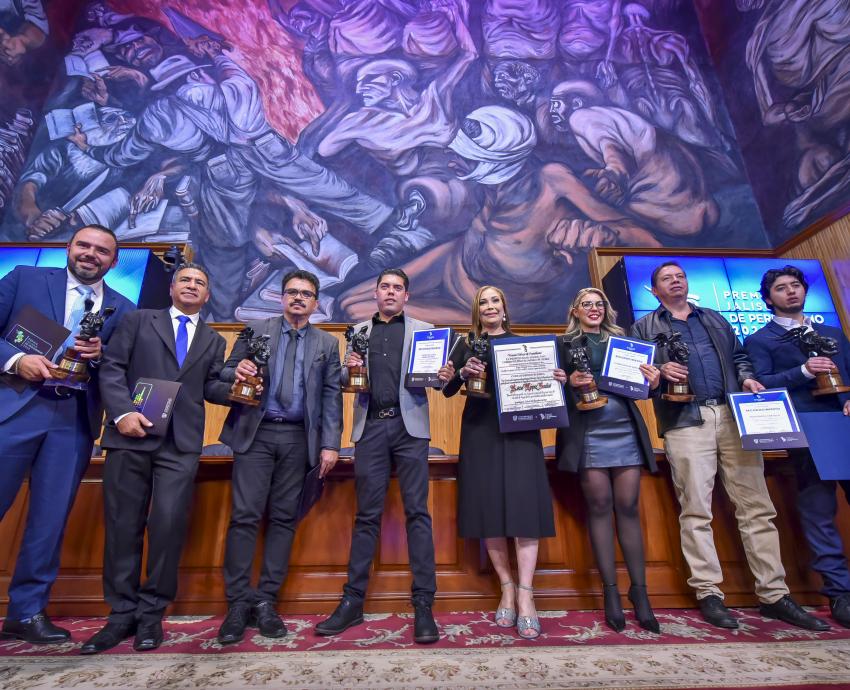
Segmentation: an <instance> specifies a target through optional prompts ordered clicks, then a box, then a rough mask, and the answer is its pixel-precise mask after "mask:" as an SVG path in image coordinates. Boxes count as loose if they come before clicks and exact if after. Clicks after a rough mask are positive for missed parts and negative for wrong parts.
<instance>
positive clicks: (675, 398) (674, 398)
mask: <svg viewBox="0 0 850 690" xmlns="http://www.w3.org/2000/svg"><path fill="white" fill-rule="evenodd" d="M661 397H662V399H664V400H669V401H671V402H683V403H684V402H693V401H694V400H695V399H696V397H697V396H695V395H694V394H693V393H662V394H661Z"/></svg>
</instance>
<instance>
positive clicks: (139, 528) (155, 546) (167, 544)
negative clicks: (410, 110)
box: [103, 431, 198, 623]
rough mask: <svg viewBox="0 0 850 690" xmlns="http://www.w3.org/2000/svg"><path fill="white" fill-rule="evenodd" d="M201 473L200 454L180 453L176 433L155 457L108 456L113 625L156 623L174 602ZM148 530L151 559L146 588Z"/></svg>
mask: <svg viewBox="0 0 850 690" xmlns="http://www.w3.org/2000/svg"><path fill="white" fill-rule="evenodd" d="M197 471H198V454H197V453H184V452H182V451H180V450H178V449H177V447H176V446H175V445H174V439H173V438H172V436H171V431H169V433H168V435H167V436H166V438H165V439H164V441H163V443H162V445H161V446H160V447H159V448H158V449H157V450H155V451H151V452H138V451H132V450H110V451H109V452H108V454H107V456H106V465H105V466H104V469H103V504H104V513H105V532H106V538H105V545H104V553H103V593H104V598H105V599H106V601H107V603H108V604H109V605H110V606H111V607H112V611H111V612H110V614H109V620H110V621H111V622H115V623H129V622H131V621H133V620H134V619H135V620H138V621H140V622H143V623H147V622H153V621H157V620H159V619H161V618H162V615H163V613H164V612H165V609H166V607H167V606H168V605H169V604H170V603H171V602H172V601H173V600H174V597H175V595H176V594H177V567H178V565H179V564H180V554H181V553H182V551H183V542H184V541H185V539H186V530H187V528H188V526H189V513H190V510H191V502H192V494H193V492H194V488H195V474H196V473H197ZM145 527H147V531H148V557H147V563H146V568H145V571H146V579H145V582H144V584H142V583H141V575H142V547H143V543H144V537H145Z"/></svg>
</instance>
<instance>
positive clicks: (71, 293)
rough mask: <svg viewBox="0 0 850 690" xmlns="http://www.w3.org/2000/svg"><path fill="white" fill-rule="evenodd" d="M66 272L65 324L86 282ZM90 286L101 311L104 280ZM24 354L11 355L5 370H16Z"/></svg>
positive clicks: (95, 308) (94, 308) (96, 305)
mask: <svg viewBox="0 0 850 690" xmlns="http://www.w3.org/2000/svg"><path fill="white" fill-rule="evenodd" d="M65 272H66V274H67V276H68V277H67V279H66V281H65V315H64V316H63V319H62V323H63V324H64V323H68V317H70V316H71V311H73V309H74V304H75V303H76V301H77V299H78V298H79V297H80V293H79V292H77V287H79V286H80V285H84V284H85V283H81V282H80V281H79V280H77V278H76V276H75V275H74V274H73V273H71V271H69V270H68V269H65ZM89 287H90V288H91V289H92V296H91V299H92V301H93V302H94V306H93V307H92V311H100V306H101V305H102V304H103V280H98V281H97V282H96V283H92V284H91V285H89ZM24 354H25V353H24V352H18V353H17V354H14V355H12V356H11V357H9V359H7V360H6V363H5V364H4V365H3V371H5V372H6V373H7V374H8V373H12V372H13V371H14V370H15V364H17V362H18V360H19V359H20V358H21V357H23V356H24Z"/></svg>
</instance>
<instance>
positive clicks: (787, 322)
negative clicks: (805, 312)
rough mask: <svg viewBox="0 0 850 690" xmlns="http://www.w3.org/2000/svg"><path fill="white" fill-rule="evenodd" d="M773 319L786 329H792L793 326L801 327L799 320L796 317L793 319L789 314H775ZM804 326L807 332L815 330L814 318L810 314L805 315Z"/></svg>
mask: <svg viewBox="0 0 850 690" xmlns="http://www.w3.org/2000/svg"><path fill="white" fill-rule="evenodd" d="M773 321H774V323H776V325H777V326H782V328H784V329H785V330H786V331H790V330H791V329H792V328H799V327H800V322H799V321H795V320H794V319H791V318H789V317H787V316H774V317H773ZM803 326H805V327H806V332H807V333H808V332H809V331H813V330H814V328H813V327H812V319H811V318H810V317H808V316H804V317H803Z"/></svg>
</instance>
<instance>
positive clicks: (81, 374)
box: [44, 299, 115, 391]
mask: <svg viewBox="0 0 850 690" xmlns="http://www.w3.org/2000/svg"><path fill="white" fill-rule="evenodd" d="M92 307H94V302H93V301H92V300H90V299H87V300H86V302H85V310H86V312H85V314H83V318H82V319H80V331H79V333H78V334H77V336H76V337H77V338H78V339H79V340H91V339H92V338H96V337H97V336H98V334H99V333H100V332H101V331H102V330H103V324H104V323H105V322H106V319H108V318H109V317H110V316H112V314H113V313H114V312H115V307H106V308H105V309H101V310H100V311H95V312H93V311H92ZM50 376H51V378H50V379H48V380H47V381H46V382H45V384H44V385H45V386H56V387H59V388H73V389H75V390H83V391H84V390H86V389H87V388H88V382H89V378H90V377H89V372H88V361H87V360H85V359H83V358H82V356H81V355H80V353H79V352H77V350H76V349H75V348H74V346H73V345H72V346H71V347H68V348H66V349H65V352H63V353H62V357H61V358H60V359H59V362H58V368H56V369H54V370H53V371H52V372H51V373H50Z"/></svg>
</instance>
